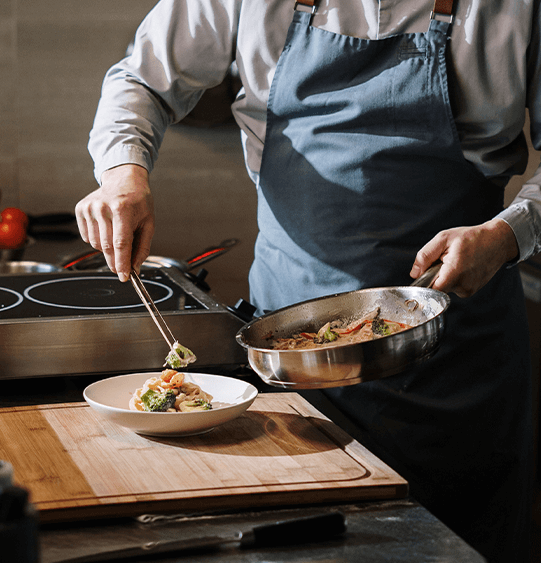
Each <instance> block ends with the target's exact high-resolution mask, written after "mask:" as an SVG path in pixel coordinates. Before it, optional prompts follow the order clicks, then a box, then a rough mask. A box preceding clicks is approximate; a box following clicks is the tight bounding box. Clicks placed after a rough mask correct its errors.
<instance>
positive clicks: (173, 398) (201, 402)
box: [129, 369, 212, 412]
mask: <svg viewBox="0 0 541 563" xmlns="http://www.w3.org/2000/svg"><path fill="white" fill-rule="evenodd" d="M211 401H212V395H210V394H209V393H206V392H205V391H203V390H202V389H201V387H199V385H196V384H195V383H192V382H190V381H185V380H184V373H182V372H178V371H176V370H173V369H164V370H163V371H162V373H161V374H160V377H150V378H149V379H147V380H146V381H145V383H144V384H143V387H141V388H140V389H136V390H135V392H134V393H133V395H132V397H131V399H130V403H129V408H130V410H134V411H149V412H190V411H201V410H210V409H212V404H211Z"/></svg>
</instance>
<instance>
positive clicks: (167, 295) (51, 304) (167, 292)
mask: <svg viewBox="0 0 541 563" xmlns="http://www.w3.org/2000/svg"><path fill="white" fill-rule="evenodd" d="M89 280H90V281H92V280H99V282H102V281H103V280H109V281H111V280H112V281H114V282H118V283H120V282H119V280H118V278H117V277H116V276H107V277H106V276H84V277H74V278H69V277H67V278H54V279H52V280H45V281H41V282H38V283H35V284H33V285H31V286H29V287H27V288H26V289H25V290H24V297H26V298H27V299H28V300H29V301H32V302H34V303H37V304H39V305H46V306H48V307H56V308H60V309H84V310H89V311H90V310H118V309H134V308H136V307H144V305H143V304H142V303H141V302H140V301H138V302H137V303H133V304H129V305H115V306H103V305H102V304H98V305H95V306H88V305H80V304H75V305H69V304H62V303H54V302H49V301H44V300H42V299H38V298H36V297H33V296H32V295H30V292H31V291H33V290H35V289H37V288H41V287H43V286H45V285H49V284H54V283H64V282H70V281H71V282H79V283H80V282H81V281H89ZM143 283H144V284H145V285H147V284H149V285H152V286H155V287H157V288H160V289H163V290H165V295H164V296H161V297H157V298H155V299H154V302H155V303H161V302H162V301H166V300H167V299H169V298H170V297H171V296H172V295H173V290H172V289H171V288H170V287H169V286H167V285H165V284H163V283H160V282H156V281H153V280H143ZM95 292H96V293H95V295H94V296H97V295H98V294H99V293H101V295H102V296H109V295H114V293H115V291H114V290H108V289H107V288H105V289H103V288H101V289H100V288H96V290H95ZM134 298H136V299H137V300H138V297H137V294H136V293H135V290H134ZM21 300H22V299H21ZM19 303H20V301H19ZM13 306H14V305H11V307H13Z"/></svg>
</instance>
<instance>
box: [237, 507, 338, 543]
mask: <svg viewBox="0 0 541 563" xmlns="http://www.w3.org/2000/svg"><path fill="white" fill-rule="evenodd" d="M345 531H346V522H345V516H344V515H343V514H342V513H341V512H329V513H326V514H319V515H317V516H306V517H303V518H294V519H292V520H283V521H280V522H274V523H273V524H264V525H261V526H255V527H254V528H252V529H251V530H249V531H248V532H245V533H243V534H242V536H241V538H240V545H241V547H265V546H275V545H291V544H301V543H308V542H315V541H321V540H327V539H329V538H332V537H334V536H339V535H341V534H343V533H344V532H345Z"/></svg>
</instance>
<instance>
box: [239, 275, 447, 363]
mask: <svg viewBox="0 0 541 563" xmlns="http://www.w3.org/2000/svg"><path fill="white" fill-rule="evenodd" d="M400 291H415V292H416V293H419V292H421V293H425V294H427V295H429V296H433V297H435V298H437V300H438V301H439V300H442V303H440V305H441V307H442V309H441V311H439V312H438V313H437V314H436V315H434V316H433V317H431V318H429V319H426V320H425V321H423V322H421V323H420V324H418V325H415V326H412V327H410V328H408V329H406V330H402V331H400V332H397V333H395V334H391V335H389V336H385V337H383V338H378V339H375V340H367V341H364V342H348V343H344V344H335V345H332V346H323V347H321V348H306V349H292V350H275V349H273V348H267V347H261V346H254V345H253V344H250V343H249V342H248V341H247V339H246V333H247V332H249V331H250V329H252V327H254V326H255V325H257V324H262V323H263V322H268V321H269V319H272V318H273V317H274V318H279V317H280V316H286V314H287V313H290V312H292V311H293V310H294V309H299V310H301V309H303V308H305V307H306V306H308V305H312V304H317V303H318V302H322V301H330V300H332V299H346V298H347V297H348V296H354V295H361V294H368V293H377V292H387V293H390V292H400ZM450 304H451V298H450V297H449V295H448V294H447V293H444V292H443V291H439V290H437V289H432V288H426V287H412V286H407V285H406V286H390V287H374V288H365V289H356V290H353V291H347V292H343V293H334V294H331V295H324V296H321V297H315V298H313V299H309V300H306V301H302V302H300V303H294V304H292V305H287V306H285V307H282V308H280V309H277V310H275V311H271V312H270V313H267V314H265V315H262V316H261V317H258V318H256V319H253V320H252V321H249V322H248V323H247V324H245V325H244V326H243V327H242V328H241V329H240V330H239V331H238V332H237V334H236V336H235V339H236V341H237V343H238V344H239V345H240V346H242V347H243V348H245V349H249V350H253V351H258V352H261V353H267V354H268V353H274V354H277V355H278V354H280V355H281V354H289V353H292V354H297V355H298V354H312V355H314V353H316V354H317V353H319V354H325V355H326V356H327V355H328V353H327V352H328V351H329V350H338V349H344V348H350V347H355V346H360V345H362V346H363V348H365V347H369V346H367V345H374V343H380V344H379V345H380V346H381V342H382V341H389V340H390V339H393V338H395V337H400V336H402V338H404V335H406V334H407V333H408V334H409V333H411V331H415V329H419V327H423V326H424V325H426V324H428V323H431V322H434V321H435V320H436V319H438V317H443V316H444V315H445V313H446V312H447V309H448V308H449V306H450Z"/></svg>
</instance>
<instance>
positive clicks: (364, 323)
mask: <svg viewBox="0 0 541 563" xmlns="http://www.w3.org/2000/svg"><path fill="white" fill-rule="evenodd" d="M379 315H380V309H379V307H377V308H376V309H374V310H373V311H370V313H368V314H366V315H363V316H362V317H360V318H358V319H355V320H353V321H344V320H343V319H339V320H333V321H329V322H328V323H325V324H324V325H323V326H322V327H321V328H320V329H319V330H318V331H317V332H300V333H298V334H294V335H293V336H291V337H289V338H276V339H275V340H273V341H272V344H271V347H272V348H273V349H274V350H301V349H302V350H305V349H313V348H321V347H323V346H336V345H342V344H353V343H357V342H366V341H368V340H374V339H376V338H382V337H383V336H389V335H391V334H395V333H396V332H401V331H403V330H406V329H408V328H411V325H407V324H405V323H399V322H397V321H390V320H387V319H382V318H380V316H379Z"/></svg>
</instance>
